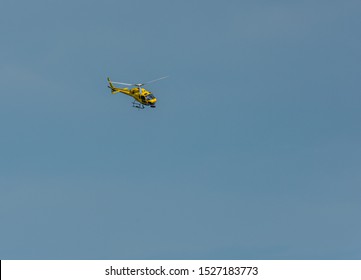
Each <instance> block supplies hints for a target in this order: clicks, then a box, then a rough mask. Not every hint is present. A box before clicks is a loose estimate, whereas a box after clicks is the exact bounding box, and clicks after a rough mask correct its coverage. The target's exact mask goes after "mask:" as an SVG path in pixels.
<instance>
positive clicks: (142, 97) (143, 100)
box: [140, 95, 145, 103]
mask: <svg viewBox="0 0 361 280" xmlns="http://www.w3.org/2000/svg"><path fill="white" fill-rule="evenodd" d="M140 100H142V102H144V103H145V96H144V95H141V96H140Z"/></svg>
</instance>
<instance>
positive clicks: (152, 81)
mask: <svg viewBox="0 0 361 280" xmlns="http://www.w3.org/2000/svg"><path fill="white" fill-rule="evenodd" d="M168 77H169V76H165V77H162V78H159V79H155V80H151V81H149V82H146V83H144V84H143V85H146V84H150V83H154V82H156V81H159V80H162V79H165V78H168Z"/></svg>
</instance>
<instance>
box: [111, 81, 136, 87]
mask: <svg viewBox="0 0 361 280" xmlns="http://www.w3.org/2000/svg"><path fill="white" fill-rule="evenodd" d="M112 83H113V84H117V85H125V86H134V85H133V84H127V83H119V82H112Z"/></svg>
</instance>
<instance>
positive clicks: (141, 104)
mask: <svg viewBox="0 0 361 280" xmlns="http://www.w3.org/2000/svg"><path fill="white" fill-rule="evenodd" d="M167 77H168V76H165V77H162V78H159V79H155V80H151V81H149V82H146V83H138V84H127V83H120V82H113V81H111V80H110V79H109V78H108V83H109V86H108V88H110V89H111V91H112V94H117V93H118V92H121V93H124V94H126V95H129V96H131V97H133V98H134V101H133V103H132V104H133V107H135V108H138V109H144V108H145V106H150V107H152V108H155V103H156V102H157V99H156V98H155V96H154V95H153V94H152V93H151V92H150V91H148V90H146V89H144V88H142V86H144V85H147V84H150V83H154V82H156V81H159V80H162V79H165V78H167ZM113 84H119V85H125V86H134V87H133V88H130V89H129V88H117V87H115V86H113Z"/></svg>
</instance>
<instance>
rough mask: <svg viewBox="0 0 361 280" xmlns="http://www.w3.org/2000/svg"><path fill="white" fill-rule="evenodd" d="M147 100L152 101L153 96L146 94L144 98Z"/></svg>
mask: <svg viewBox="0 0 361 280" xmlns="http://www.w3.org/2000/svg"><path fill="white" fill-rule="evenodd" d="M145 98H146V99H147V100H152V99H154V98H155V97H154V95H153V94H148V95H147V96H146V97H145Z"/></svg>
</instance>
